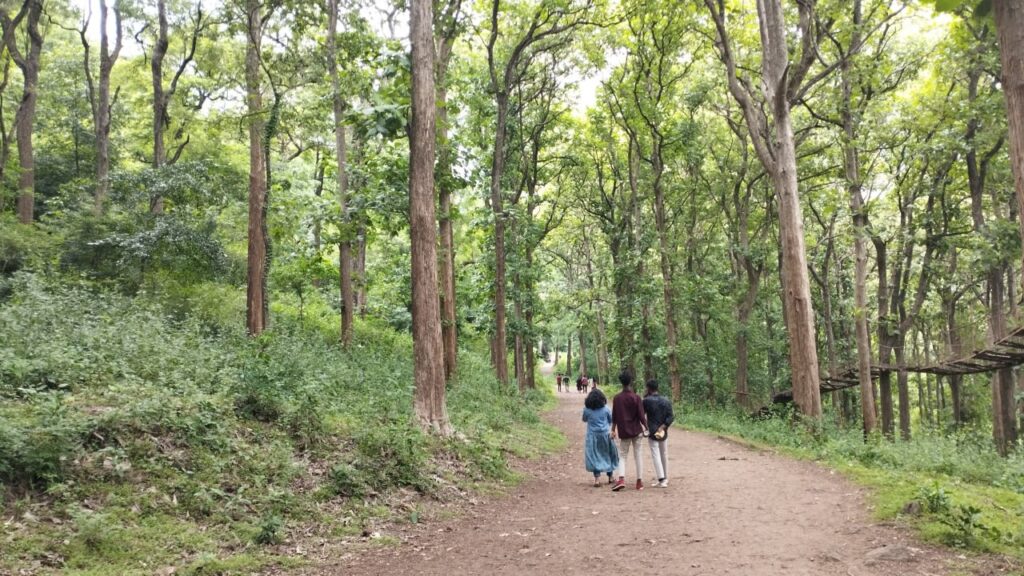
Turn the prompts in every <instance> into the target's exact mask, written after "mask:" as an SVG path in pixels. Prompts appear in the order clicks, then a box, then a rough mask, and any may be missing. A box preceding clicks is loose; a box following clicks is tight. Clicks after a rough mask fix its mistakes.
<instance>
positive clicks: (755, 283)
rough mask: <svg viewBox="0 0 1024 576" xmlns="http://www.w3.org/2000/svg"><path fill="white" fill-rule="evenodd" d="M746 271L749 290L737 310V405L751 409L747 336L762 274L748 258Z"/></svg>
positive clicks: (744, 261) (745, 266)
mask: <svg viewBox="0 0 1024 576" xmlns="http://www.w3.org/2000/svg"><path fill="white" fill-rule="evenodd" d="M743 263H744V268H745V269H746V277H747V289H746V291H745V292H744V295H743V300H742V301H741V302H740V305H739V307H738V308H737V310H736V319H737V321H738V324H739V327H738V331H737V333H736V403H737V404H739V405H740V406H743V407H744V408H747V409H750V408H751V406H752V404H751V402H750V385H749V383H748V382H749V372H750V368H749V363H750V353H749V350H748V343H747V336H748V331H749V330H750V314H751V312H753V311H754V304H756V303H757V292H758V290H759V287H760V282H761V274H760V273H759V272H758V271H756V270H755V269H754V266H753V264H751V263H750V262H749V261H748V260H747V259H746V257H745V256H744V259H743Z"/></svg>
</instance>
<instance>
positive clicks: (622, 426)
mask: <svg viewBox="0 0 1024 576" xmlns="http://www.w3.org/2000/svg"><path fill="white" fill-rule="evenodd" d="M612 424H614V425H615V431H616V434H618V435H619V438H627V439H628V438H636V437H637V436H639V435H641V434H643V432H644V428H646V427H647V415H646V414H644V402H643V399H641V398H640V395H639V394H637V393H636V392H633V391H632V390H623V391H622V392H619V393H618V394H616V395H615V398H613V399H612Z"/></svg>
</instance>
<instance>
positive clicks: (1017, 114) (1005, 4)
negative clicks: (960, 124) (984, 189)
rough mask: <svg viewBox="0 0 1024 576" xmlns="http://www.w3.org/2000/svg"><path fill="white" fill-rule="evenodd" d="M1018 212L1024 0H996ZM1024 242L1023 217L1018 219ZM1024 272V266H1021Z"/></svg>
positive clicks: (1023, 177)
mask: <svg viewBox="0 0 1024 576" xmlns="http://www.w3.org/2000/svg"><path fill="white" fill-rule="evenodd" d="M992 13H993V16H994V17H995V21H996V32H997V34H998V38H999V55H1000V59H1001V61H1002V74H1003V75H1002V78H1001V80H1002V87H1003V93H1004V94H1005V99H1006V117H1007V120H1008V124H1009V133H1008V140H1009V144H1010V167H1011V168H1012V170H1013V183H1014V190H1016V195H1017V206H1018V208H1017V212H1018V213H1019V214H1022V215H1024V0H993V2H992ZM1018 221H1019V224H1020V230H1021V238H1022V239H1024V218H1020V219H1019V220H1018ZM1021 273H1024V265H1022V266H1021Z"/></svg>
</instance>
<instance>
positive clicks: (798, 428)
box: [684, 410, 1024, 494]
mask: <svg viewBox="0 0 1024 576" xmlns="http://www.w3.org/2000/svg"><path fill="white" fill-rule="evenodd" d="M684 420H685V422H686V425H688V426H693V427H695V428H700V429H705V430H714V431H716V432H722V433H725V434H730V435H734V436H738V437H741V438H747V439H750V440H754V441H757V442H761V443H765V444H771V445H774V446H785V447H789V448H793V449H796V450H800V451H804V452H806V453H809V454H810V455H812V456H813V457H815V458H818V459H829V460H839V461H845V462H848V463H853V464H860V465H863V466H869V467H874V468H884V469H889V470H905V471H911V472H919V473H923V474H929V475H935V474H940V475H943V476H948V477H951V478H956V479H959V480H963V481H966V482H972V483H980V484H990V485H993V486H999V487H1001V488H1006V489H1009V490H1013V491H1015V492H1018V493H1020V494H1024V454H1022V453H1021V452H1019V451H1018V452H1017V453H1015V454H1013V455H1011V456H1010V457H1009V458H1002V457H1000V456H999V455H998V454H997V453H996V451H995V450H994V449H993V447H992V440H991V438H989V437H988V436H987V435H985V434H983V433H981V432H979V431H976V430H964V431H962V432H958V433H956V434H951V435H944V434H940V433H938V432H930V431H920V432H918V433H917V434H916V435H915V437H914V439H913V440H912V441H910V442H904V441H896V442H886V441H883V440H881V439H880V438H873V439H870V440H869V441H867V442H865V441H864V439H863V435H862V434H861V431H860V429H859V428H856V429H854V428H848V429H843V428H839V427H837V426H836V425H835V424H834V423H831V422H827V423H825V424H823V428H822V429H821V432H820V433H819V434H813V433H812V432H811V431H810V430H809V429H808V428H807V427H805V426H803V425H801V424H799V422H798V421H796V420H794V419H793V418H790V417H787V416H781V417H774V418H769V419H767V420H755V419H751V418H749V417H747V416H746V415H745V414H741V413H737V412H732V411H726V410H716V411H708V410H694V411H692V412H688V413H686V415H685V418H684Z"/></svg>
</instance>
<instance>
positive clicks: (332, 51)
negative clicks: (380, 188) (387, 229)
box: [327, 0, 433, 348]
mask: <svg viewBox="0 0 1024 576" xmlns="http://www.w3.org/2000/svg"><path fill="white" fill-rule="evenodd" d="M329 11H330V14H328V23H327V26H328V30H327V71H328V75H329V76H330V78H331V93H332V97H331V101H332V107H333V112H334V154H335V160H336V162H337V165H338V167H337V189H338V208H339V210H340V212H341V240H340V241H339V243H338V268H339V276H340V278H341V286H340V289H341V290H340V292H341V294H340V297H341V345H342V346H344V347H346V348H347V347H348V346H350V345H351V344H352V324H353V318H354V310H353V308H355V297H354V295H353V294H354V293H353V290H352V238H351V237H352V235H353V234H352V233H353V230H351V218H349V214H348V165H347V162H346V157H345V155H346V152H347V150H346V142H345V124H344V123H343V122H344V118H345V99H344V97H343V95H342V93H341V79H340V77H339V75H338V41H337V36H338V0H330V8H329ZM431 54H433V39H431ZM431 58H433V56H432V55H431ZM431 79H433V63H431ZM431 123H433V118H431Z"/></svg>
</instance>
